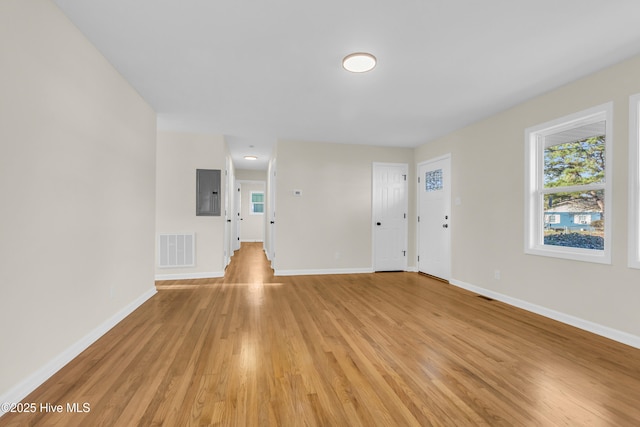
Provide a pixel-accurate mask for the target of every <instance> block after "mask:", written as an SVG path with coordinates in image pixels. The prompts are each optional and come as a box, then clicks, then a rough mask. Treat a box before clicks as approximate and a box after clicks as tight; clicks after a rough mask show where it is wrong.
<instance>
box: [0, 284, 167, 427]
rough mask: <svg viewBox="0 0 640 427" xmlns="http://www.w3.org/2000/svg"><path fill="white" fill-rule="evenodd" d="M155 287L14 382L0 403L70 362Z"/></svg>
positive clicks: (20, 394) (19, 397) (1, 409)
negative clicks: (31, 372)
mask: <svg viewBox="0 0 640 427" xmlns="http://www.w3.org/2000/svg"><path fill="white" fill-rule="evenodd" d="M156 292H157V291H156V289H155V288H152V289H149V290H148V291H147V292H145V293H144V294H142V295H140V296H139V297H138V298H136V299H135V300H133V301H132V302H131V303H129V304H128V305H127V306H125V307H124V308H122V309H121V310H120V311H118V312H117V313H116V314H114V315H113V316H111V317H110V318H108V319H107V320H105V321H104V322H102V323H101V324H100V325H99V326H98V327H97V328H95V329H94V330H93V331H91V332H89V333H88V334H87V335H85V336H84V337H83V338H81V339H80V340H79V341H76V342H75V343H74V344H72V345H71V347H69V348H67V349H66V350H65V351H63V352H62V353H60V354H59V355H57V356H56V357H55V358H53V359H52V360H50V361H49V362H48V363H46V364H45V365H44V366H42V367H41V368H40V369H38V370H37V371H35V372H34V373H33V374H31V375H29V376H28V377H27V378H25V379H24V380H23V381H21V382H20V383H18V384H16V385H15V386H14V387H12V388H11V389H10V390H9V391H7V392H6V393H4V394H3V395H2V396H0V403H6V402H9V403H18V402H20V401H21V400H22V399H24V398H25V397H27V395H29V393H31V392H32V391H34V390H35V389H36V388H38V387H40V386H41V385H42V384H43V383H44V382H45V381H46V380H48V379H49V378H51V376H52V375H53V374H55V373H56V372H58V371H59V370H60V369H62V367H64V366H65V365H66V364H67V363H69V362H71V361H72V360H73V359H74V358H76V357H77V356H78V355H79V354H80V353H82V352H83V351H84V350H86V349H87V347H89V346H90V345H91V344H93V343H94V342H96V341H97V340H98V339H99V338H100V337H102V336H103V335H104V334H106V333H107V332H108V331H109V330H110V329H111V328H113V327H114V326H115V325H117V324H118V323H120V322H121V321H122V320H123V319H124V318H125V317H127V316H128V315H129V314H131V313H132V312H133V311H134V310H135V309H137V308H138V307H140V306H141V305H142V304H143V303H144V302H145V301H147V300H148V299H149V298H151V297H152V296H153V295H155V294H156ZM5 412H6V408H5V407H4V405H1V406H0V417H1V416H2V415H3V414H4V413H5Z"/></svg>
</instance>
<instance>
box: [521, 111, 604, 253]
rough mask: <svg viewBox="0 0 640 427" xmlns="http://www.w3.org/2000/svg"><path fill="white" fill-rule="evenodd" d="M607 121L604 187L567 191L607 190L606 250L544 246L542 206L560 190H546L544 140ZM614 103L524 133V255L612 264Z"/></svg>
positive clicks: (589, 185) (568, 189) (540, 125)
mask: <svg viewBox="0 0 640 427" xmlns="http://www.w3.org/2000/svg"><path fill="white" fill-rule="evenodd" d="M602 120H605V121H606V128H605V183H604V186H602V184H587V185H578V186H570V187H565V190H566V191H567V192H571V191H580V190H584V189H589V188H591V187H598V188H602V189H604V194H605V198H604V206H605V207H604V209H605V213H606V218H605V222H604V236H605V238H604V250H594V249H583V248H572V247H566V246H554V245H545V244H544V240H543V236H544V216H543V215H542V212H543V204H544V194H545V193H546V192H556V191H558V189H557V188H549V189H545V188H544V171H543V168H544V148H545V147H544V136H546V135H551V134H554V133H557V132H562V131H564V130H568V129H572V128H576V127H580V126H584V125H587V124H591V123H596V122H599V121H602ZM612 141H613V102H608V103H606V104H602V105H599V106H596V107H593V108H589V109H587V110H584V111H580V112H577V113H574V114H570V115H568V116H565V117H561V118H559V119H556V120H552V121H549V122H546V123H542V124H539V125H537V126H532V127H530V128H527V129H525V238H524V243H525V249H524V251H525V253H527V254H531V255H541V256H548V257H554V258H565V259H571V260H576V261H586V262H595V263H602V264H611V246H612V245H611V243H612V232H611V231H612V228H611V224H612V222H613V218H614V216H613V209H612V207H613V203H612V199H613V191H612V190H613V185H612V181H613V165H612V159H613V149H612V147H613V142H612Z"/></svg>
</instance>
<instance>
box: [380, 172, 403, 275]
mask: <svg viewBox="0 0 640 427" xmlns="http://www.w3.org/2000/svg"><path fill="white" fill-rule="evenodd" d="M408 173H409V166H408V165H407V164H393V163H374V164H373V215H372V218H373V248H374V253H373V268H374V270H375V271H398V270H399V271H404V270H406V268H407V233H408V231H407V211H408V207H409V201H408V197H407V196H408V194H407V188H408V181H407V174H408Z"/></svg>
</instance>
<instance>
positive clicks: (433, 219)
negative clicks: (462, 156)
mask: <svg viewBox="0 0 640 427" xmlns="http://www.w3.org/2000/svg"><path fill="white" fill-rule="evenodd" d="M418 270H419V271H421V272H423V273H426V274H430V275H432V276H436V277H439V278H441V279H445V280H449V279H450V278H451V157H450V155H447V156H444V157H440V158H438V159H434V160H430V161H427V162H424V163H420V164H419V165H418Z"/></svg>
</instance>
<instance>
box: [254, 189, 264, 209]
mask: <svg viewBox="0 0 640 427" xmlns="http://www.w3.org/2000/svg"><path fill="white" fill-rule="evenodd" d="M263 213H264V192H262V191H252V192H251V215H262V214H263Z"/></svg>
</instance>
